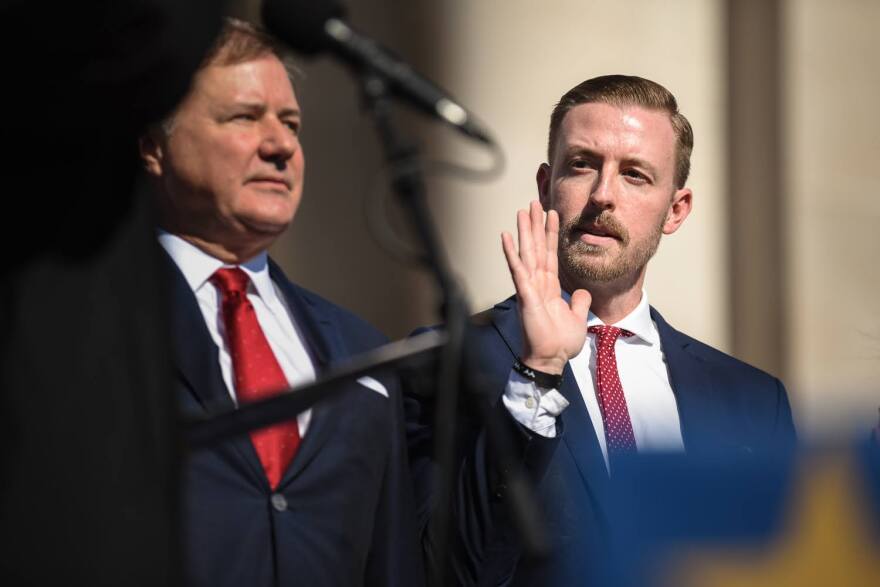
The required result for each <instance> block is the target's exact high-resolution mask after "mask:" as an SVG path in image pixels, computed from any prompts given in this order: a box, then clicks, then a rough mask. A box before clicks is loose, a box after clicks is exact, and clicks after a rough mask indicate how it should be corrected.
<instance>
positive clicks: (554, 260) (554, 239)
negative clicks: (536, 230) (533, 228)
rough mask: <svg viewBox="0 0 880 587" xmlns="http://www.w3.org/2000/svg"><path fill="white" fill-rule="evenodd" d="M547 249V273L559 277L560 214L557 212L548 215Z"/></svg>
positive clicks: (551, 211)
mask: <svg viewBox="0 0 880 587" xmlns="http://www.w3.org/2000/svg"><path fill="white" fill-rule="evenodd" d="M546 249H547V250H546V253H545V255H546V258H547V261H546V266H547V271H548V272H549V273H551V274H552V275H557V274H558V272H559V214H557V213H556V210H550V211H549V212H548V213H547V244H546Z"/></svg>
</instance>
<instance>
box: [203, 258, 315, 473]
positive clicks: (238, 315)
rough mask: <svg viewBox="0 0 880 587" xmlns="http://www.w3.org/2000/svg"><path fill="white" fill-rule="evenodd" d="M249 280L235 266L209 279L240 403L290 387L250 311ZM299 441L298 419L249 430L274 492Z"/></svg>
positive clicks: (252, 308)
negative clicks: (217, 294)
mask: <svg viewBox="0 0 880 587" xmlns="http://www.w3.org/2000/svg"><path fill="white" fill-rule="evenodd" d="M249 282H250V278H249V277H248V276H247V273H245V272H244V271H242V270H241V269H239V268H238V267H233V268H229V269H218V270H217V272H216V273H214V275H212V276H211V283H213V284H214V285H216V286H217V288H218V289H219V290H220V293H221V295H222V298H223V301H222V313H223V323H224V325H225V326H226V340H227V342H228V344H229V354H230V355H231V356H232V371H233V379H234V381H235V394H236V397H237V398H238V402H239V404H245V403H248V402H254V401H258V400H263V399H267V398H270V397H272V396H274V395H278V394H279V393H280V392H282V391H284V390H286V389H287V388H288V387H289V385H288V382H287V377H285V375H284V371H282V370H281V366H280V365H279V364H278V360H277V359H276V358H275V353H273V352H272V348H271V347H270V346H269V341H268V340H266V335H265V334H263V329H262V328H260V323H259V322H257V315H256V313H254V307H253V305H252V304H251V302H250V300H248V298H247V287H248V283H249ZM299 441H300V437H299V426H298V425H297V423H296V420H290V421H287V422H281V423H279V424H274V425H272V426H267V427H266V428H260V429H258V430H254V431H252V432H251V442H253V443H254V448H256V450H257V454H258V455H259V457H260V462H261V463H262V465H263V470H264V471H265V472H266V477H267V478H268V479H269V485H270V486H271V487H272V489H275V488H276V487H277V486H278V483H279V482H280V481H281V476H282V475H283V474H284V471H285V470H286V469H287V466H288V465H289V464H290V461H291V460H293V455H294V454H295V453H296V449H297V448H298V447H299Z"/></svg>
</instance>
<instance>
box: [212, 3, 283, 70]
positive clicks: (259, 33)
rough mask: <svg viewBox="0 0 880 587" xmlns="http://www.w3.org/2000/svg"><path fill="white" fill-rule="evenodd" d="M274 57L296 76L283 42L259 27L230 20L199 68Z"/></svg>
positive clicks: (228, 19)
mask: <svg viewBox="0 0 880 587" xmlns="http://www.w3.org/2000/svg"><path fill="white" fill-rule="evenodd" d="M270 54H271V55H274V56H275V57H277V58H278V60H279V61H281V63H282V64H284V68H285V69H287V73H288V75H289V76H291V77H292V76H293V73H294V72H295V71H296V70H295V67H294V65H293V58H292V55H291V53H290V51H289V50H288V49H287V48H286V47H285V46H284V44H282V43H281V41H279V40H278V39H276V38H275V37H273V36H272V35H270V34H269V33H268V32H266V31H265V30H263V29H262V28H260V27H258V26H257V25H255V24H252V23H249V22H246V21H244V20H239V19H237V18H231V17H227V18H226V19H224V22H223V27H222V28H221V29H220V33H219V34H218V35H217V38H216V39H215V40H214V44H213V45H212V46H211V48H210V49H208V52H207V53H206V54H205V57H204V59H202V64H201V65H200V66H199V69H200V70H201V69H204V68H206V67H208V66H210V65H238V64H239V63H244V62H245V61H251V60H253V59H258V58H260V57H263V56H264V55H270Z"/></svg>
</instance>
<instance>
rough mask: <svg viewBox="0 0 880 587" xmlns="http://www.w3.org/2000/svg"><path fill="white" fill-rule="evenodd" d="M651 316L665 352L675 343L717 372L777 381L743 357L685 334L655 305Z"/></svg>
mask: <svg viewBox="0 0 880 587" xmlns="http://www.w3.org/2000/svg"><path fill="white" fill-rule="evenodd" d="M651 317H652V318H653V319H654V322H655V324H657V329H658V330H659V332H660V339H661V344H663V345H664V349H663V350H664V352H668V351H669V349H668V348H666V347H667V346H669V345H674V346H676V347H680V348H682V349H684V350H685V351H686V352H687V353H688V354H690V355H691V356H692V357H694V358H695V359H697V360H699V361H701V362H703V363H704V364H705V365H706V366H707V367H709V368H711V369H712V370H714V371H716V372H722V373H730V374H733V373H736V374H737V376H738V377H739V378H743V377H745V378H748V379H753V380H763V381H767V382H769V381H772V382H774V383H775V382H776V381H777V378H776V377H774V376H773V375H771V374H770V373H767V372H766V371H763V370H761V369H759V368H758V367H755V366H754V365H750V364H749V363H746V362H745V361H743V360H741V359H737V358H736V357H734V356H732V355H729V354H727V353H725V352H724V351H722V350H719V349H717V348H715V347H713V346H710V345H708V344H706V343H704V342H702V341H700V340H698V339H696V338H694V337H692V336H690V335H688V334H685V333H684V332H681V331H680V330H676V329H675V328H673V327H672V326H670V325H669V323H668V322H666V320H665V319H664V318H663V317H662V316H661V315H660V313H659V312H658V311H657V310H656V309H655V308H653V307H652V308H651Z"/></svg>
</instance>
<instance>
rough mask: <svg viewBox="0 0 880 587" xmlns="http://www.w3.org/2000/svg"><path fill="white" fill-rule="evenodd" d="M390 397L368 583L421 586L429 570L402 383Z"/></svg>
mask: <svg viewBox="0 0 880 587" xmlns="http://www.w3.org/2000/svg"><path fill="white" fill-rule="evenodd" d="M389 397H390V399H391V400H392V401H393V402H394V403H393V406H392V410H393V414H392V417H391V427H392V430H390V431H388V432H389V433H388V461H387V466H386V467H385V474H384V478H383V481H382V489H381V491H382V497H381V500H380V503H379V507H378V510H377V512H376V516H375V521H374V526H373V538H372V546H371V548H370V553H369V556H368V559H367V568H366V573H365V579H364V585H366V586H368V587H373V586H375V587H411V586H412V587H420V586H422V585H424V584H425V571H424V565H423V564H422V556H421V550H420V548H419V542H418V530H417V526H416V515H415V500H414V497H413V485H412V479H411V476H410V472H409V462H408V457H407V447H406V442H405V436H404V412H403V403H402V400H401V394H400V388H399V386H397V385H396V384H395V385H394V386H393V387H389Z"/></svg>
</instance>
